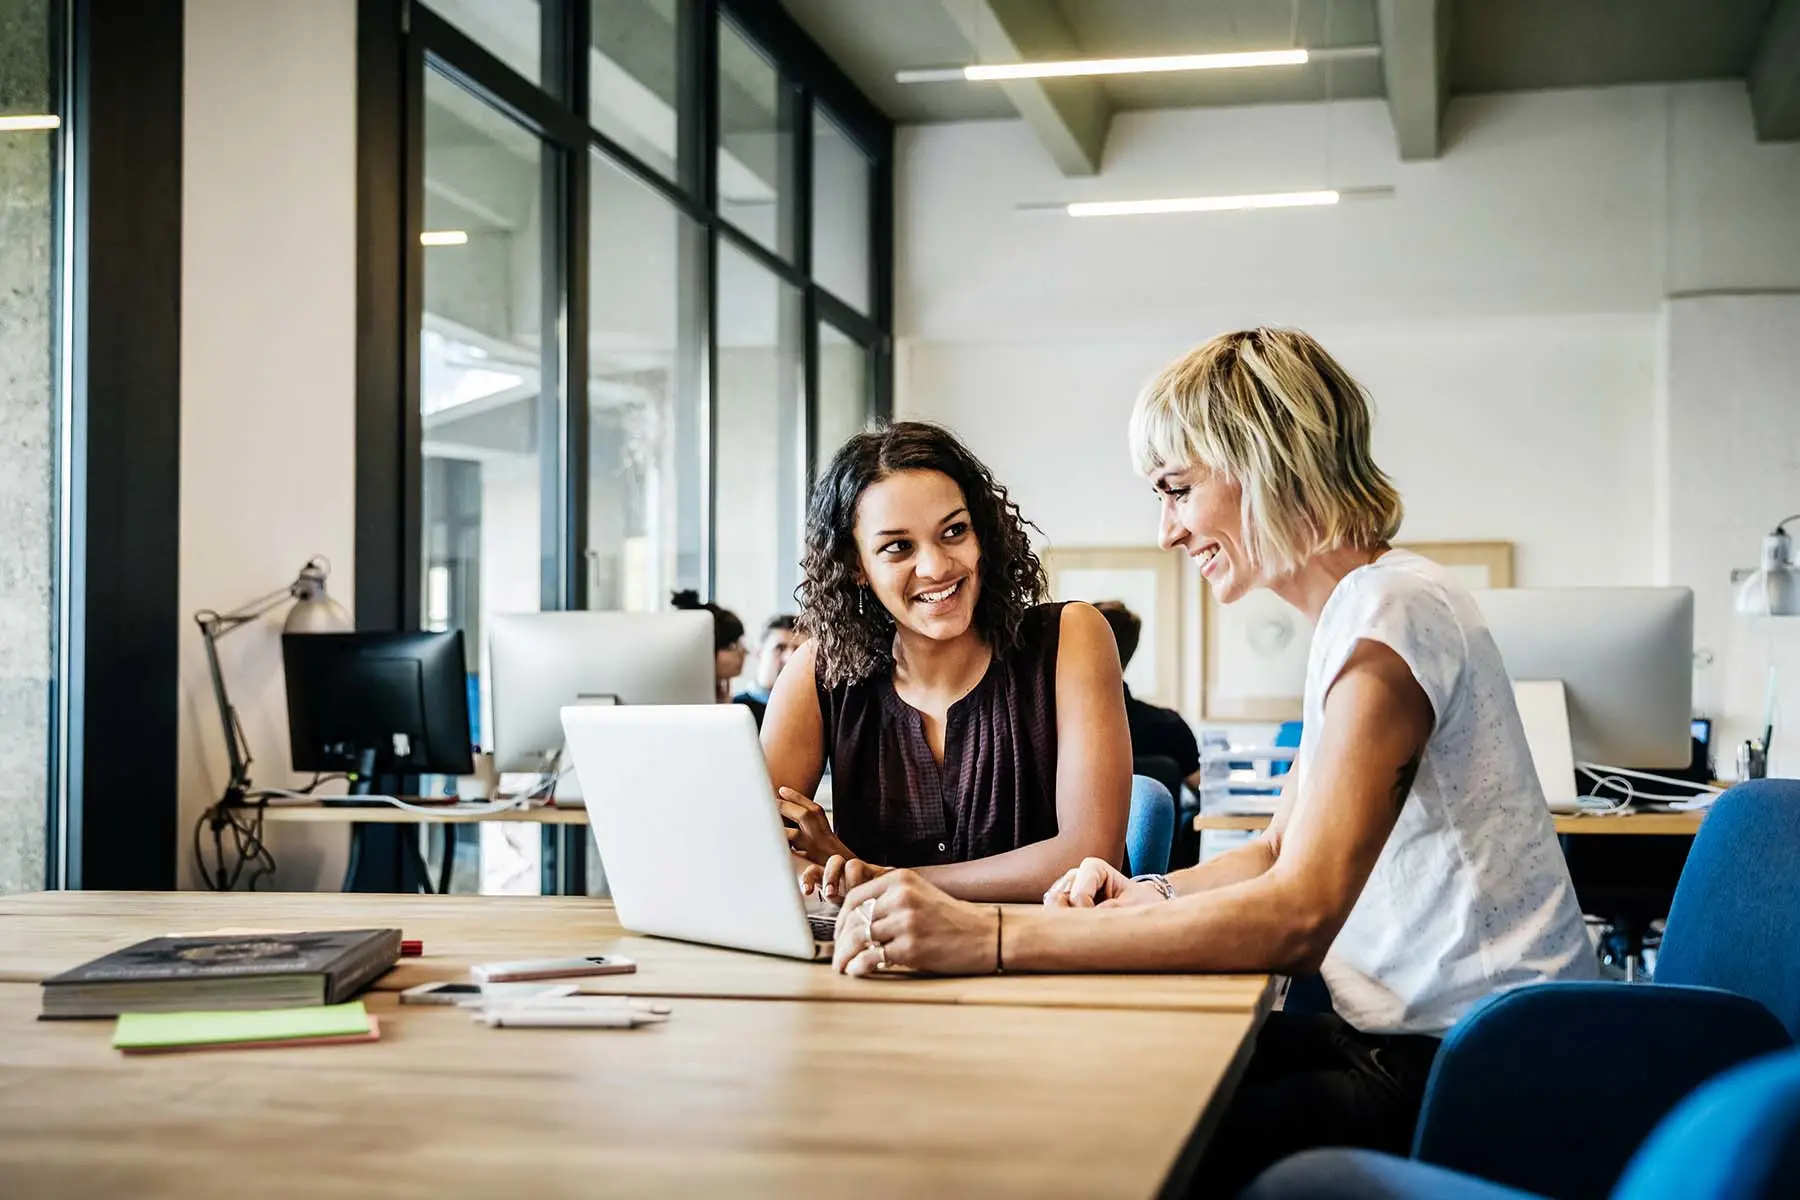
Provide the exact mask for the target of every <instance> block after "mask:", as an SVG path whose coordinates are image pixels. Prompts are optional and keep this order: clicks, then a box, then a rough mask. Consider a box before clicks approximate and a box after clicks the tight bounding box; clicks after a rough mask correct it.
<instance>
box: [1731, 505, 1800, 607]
mask: <svg viewBox="0 0 1800 1200" xmlns="http://www.w3.org/2000/svg"><path fill="white" fill-rule="evenodd" d="M1789 520H1792V518H1789ZM1737 610H1738V612H1739V613H1741V614H1743V615H1745V616H1752V617H1794V616H1800V569H1796V568H1795V565H1794V543H1793V539H1792V538H1790V537H1788V535H1787V531H1786V530H1784V529H1782V528H1781V527H1779V526H1777V527H1776V530H1775V532H1774V533H1771V534H1770V535H1769V536H1768V537H1765V538H1764V539H1763V549H1762V564H1761V565H1760V566H1758V567H1757V568H1756V570H1755V571H1753V572H1752V573H1751V574H1750V575H1749V576H1748V577H1746V578H1745V579H1744V581H1743V582H1742V583H1741V584H1739V585H1738V591H1737Z"/></svg>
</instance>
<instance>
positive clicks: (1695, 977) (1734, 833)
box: [1656, 779, 1800, 1039]
mask: <svg viewBox="0 0 1800 1200" xmlns="http://www.w3.org/2000/svg"><path fill="white" fill-rule="evenodd" d="M1656 981H1657V982H1658V983H1686V984H1694V985H1697V986H1700V987H1715V988H1723V989H1724V990H1725V991H1728V992H1736V993H1737V994H1738V995H1740V996H1749V997H1750V998H1751V999H1754V1000H1760V1001H1761V1002H1762V1003H1763V1005H1764V1006H1765V1007H1766V1008H1768V1010H1769V1011H1770V1012H1772V1013H1774V1014H1775V1015H1776V1016H1777V1017H1778V1018H1780V1020H1781V1023H1782V1024H1783V1025H1786V1026H1787V1029H1788V1032H1789V1033H1790V1034H1793V1035H1794V1036H1795V1037H1796V1038H1797V1039H1800V779H1759V780H1755V781H1753V782H1750V783H1741V784H1739V785H1738V786H1737V787H1734V788H1732V789H1731V790H1730V791H1728V792H1726V793H1725V794H1724V795H1723V796H1720V797H1719V798H1718V799H1717V800H1716V801H1714V802H1713V806H1712V811H1711V812H1709V813H1708V814H1707V816H1706V820H1705V821H1704V822H1702V823H1701V826H1700V832H1699V834H1697V835H1696V836H1695V838H1694V848H1693V850H1692V851H1690V852H1689V854H1688V860H1687V866H1686V867H1685V868H1683V870H1682V872H1681V882H1680V884H1678V885H1677V886H1676V889H1675V900H1674V903H1673V904H1672V905H1671V906H1670V908H1669V923H1668V929H1667V930H1666V932H1664V934H1663V943H1662V951H1661V953H1660V954H1659V955H1658V956H1657V960H1656Z"/></svg>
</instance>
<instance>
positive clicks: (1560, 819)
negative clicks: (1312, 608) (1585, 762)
mask: <svg viewBox="0 0 1800 1200" xmlns="http://www.w3.org/2000/svg"><path fill="white" fill-rule="evenodd" d="M1705 816H1706V814H1705V813H1704V812H1679V813H1657V812H1634V813H1624V814H1621V815H1619V816H1612V817H1601V816H1593V815H1590V814H1587V813H1581V814H1576V815H1565V814H1561V813H1558V814H1554V816H1553V820H1554V822H1555V825H1556V832H1558V833H1614V834H1653V833H1654V834H1676V835H1680V836H1685V837H1692V836H1694V835H1695V834H1696V833H1699V832H1700V821H1701V819H1702V818H1703V817H1705ZM1268 827H1269V818H1268V817H1266V816H1260V815H1259V816H1227V815H1224V814H1221V813H1201V814H1200V815H1199V816H1197V817H1195V818H1194V828H1195V829H1199V830H1207V829H1267V828H1268Z"/></svg>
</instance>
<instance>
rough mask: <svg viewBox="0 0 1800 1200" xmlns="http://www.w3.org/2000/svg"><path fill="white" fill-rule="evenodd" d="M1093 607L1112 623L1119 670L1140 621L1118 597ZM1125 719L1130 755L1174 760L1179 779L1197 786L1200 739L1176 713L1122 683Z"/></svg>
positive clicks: (1127, 658)
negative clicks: (1129, 732)
mask: <svg viewBox="0 0 1800 1200" xmlns="http://www.w3.org/2000/svg"><path fill="white" fill-rule="evenodd" d="M1094 607H1095V608H1097V609H1099V610H1100V615H1101V616H1103V617H1105V618H1106V623H1107V624H1108V625H1110V626H1111V627H1112V634H1113V640H1114V641H1115V642H1117V643H1118V644H1119V670H1120V671H1124V669H1125V668H1126V667H1129V666H1130V665H1131V656H1132V655H1134V654H1136V653H1137V648H1138V639H1139V638H1140V637H1141V636H1142V635H1143V632H1144V622H1143V620H1142V619H1141V618H1139V616H1138V615H1137V614H1136V613H1134V612H1132V611H1131V610H1130V609H1129V608H1126V607H1125V602H1124V601H1122V600H1102V601H1101V602H1100V603H1098V604H1096V605H1094ZM1125 722H1126V724H1127V725H1129V726H1130V727H1131V756H1132V757H1133V758H1166V759H1168V760H1169V761H1170V762H1172V763H1174V764H1175V769H1176V770H1177V771H1178V772H1179V773H1180V776H1181V781H1182V782H1183V783H1185V784H1187V785H1188V786H1189V787H1191V788H1193V789H1194V790H1195V791H1199V790H1200V743H1199V742H1198V741H1196V740H1195V738H1194V730H1193V728H1192V727H1191V726H1190V725H1189V724H1188V723H1187V721H1185V720H1184V719H1183V718H1182V716H1181V714H1180V713H1178V712H1176V711H1175V710H1174V709H1172V708H1161V707H1159V706H1157V705H1155V704H1150V703H1148V702H1146V701H1143V700H1139V699H1138V698H1137V697H1136V696H1133V695H1132V694H1131V685H1130V684H1126V685H1125ZM1147 773H1148V772H1146V774H1147Z"/></svg>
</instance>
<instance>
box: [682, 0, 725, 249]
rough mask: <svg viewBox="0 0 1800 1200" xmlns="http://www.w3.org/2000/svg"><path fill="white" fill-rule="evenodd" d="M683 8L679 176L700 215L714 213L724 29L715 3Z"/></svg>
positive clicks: (694, 1)
mask: <svg viewBox="0 0 1800 1200" xmlns="http://www.w3.org/2000/svg"><path fill="white" fill-rule="evenodd" d="M676 2H677V3H678V4H680V5H681V16H682V17H683V18H684V19H683V20H682V21H681V23H680V34H679V36H680V38H681V46H680V51H679V53H680V55H681V86H680V88H679V89H678V93H679V101H678V103H679V109H680V111H679V112H677V113H676V135H675V154H676V162H677V168H676V176H677V182H678V184H679V185H680V188H681V190H682V191H683V192H684V193H686V195H687V196H689V197H690V198H692V199H693V200H694V201H695V202H696V204H697V206H698V210H699V215H701V216H702V217H703V216H704V214H706V213H709V212H711V211H712V209H713V207H714V205H715V203H716V202H717V197H716V196H715V195H714V193H713V147H714V146H715V145H716V144H717V142H718V119H719V109H718V103H719V95H718V87H719V82H718V61H719V24H718V19H719V15H718V6H717V4H715V3H714V2H713V0H676Z"/></svg>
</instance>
